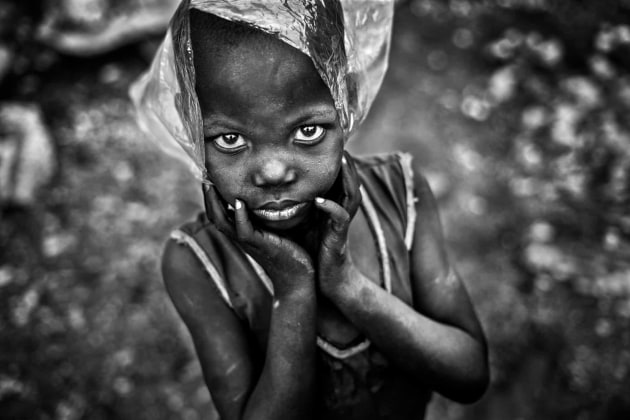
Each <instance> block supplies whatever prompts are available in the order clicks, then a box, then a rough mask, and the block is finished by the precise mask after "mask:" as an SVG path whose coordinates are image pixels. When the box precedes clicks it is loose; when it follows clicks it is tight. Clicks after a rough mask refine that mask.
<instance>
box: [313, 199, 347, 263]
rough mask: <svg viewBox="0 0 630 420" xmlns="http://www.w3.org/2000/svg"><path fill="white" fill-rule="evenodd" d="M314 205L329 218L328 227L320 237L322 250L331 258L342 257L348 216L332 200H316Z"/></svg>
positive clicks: (344, 248)
mask: <svg viewBox="0 0 630 420" xmlns="http://www.w3.org/2000/svg"><path fill="white" fill-rule="evenodd" d="M315 205H316V206H317V208H319V209H320V210H322V211H324V212H326V213H327V214H328V216H329V217H330V220H329V222H328V227H327V228H326V230H325V233H324V235H323V237H322V245H321V246H322V250H324V252H325V254H328V255H329V256H331V257H335V258H338V257H342V256H343V254H344V253H345V250H346V241H347V235H348V226H349V224H350V215H349V214H348V212H347V211H346V210H345V209H344V208H343V207H342V206H340V205H339V204H337V203H335V202H334V201H332V200H326V199H324V198H319V197H318V198H316V199H315Z"/></svg>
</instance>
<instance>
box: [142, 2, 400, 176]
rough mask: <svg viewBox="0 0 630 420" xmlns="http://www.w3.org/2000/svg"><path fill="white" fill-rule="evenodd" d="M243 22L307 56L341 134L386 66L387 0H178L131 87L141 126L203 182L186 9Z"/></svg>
mask: <svg viewBox="0 0 630 420" xmlns="http://www.w3.org/2000/svg"><path fill="white" fill-rule="evenodd" d="M191 8H194V9H199V10H201V11H203V12H207V13H212V14H214V15H216V16H218V17H221V18H223V19H227V20H230V21H237V22H242V23H245V24H248V25H250V26H252V27H255V28H257V29H260V30H262V31H264V32H266V33H269V34H272V35H274V36H276V37H277V38H278V39H280V40H281V41H283V42H286V43H287V44H289V45H291V46H292V47H294V48H297V49H298V50H300V51H302V52H303V53H304V54H306V55H308V56H309V57H310V58H311V60H312V61H313V63H314V65H315V68H316V69H317V71H318V72H319V74H320V76H321V78H322V80H323V81H324V83H325V84H326V85H327V86H328V89H329V90H330V93H331V96H332V98H333V100H334V103H335V107H336V109H337V113H338V116H339V121H340V124H341V127H342V128H343V130H344V133H345V137H346V138H348V136H349V135H350V134H351V132H352V131H353V129H355V128H356V127H357V126H358V124H359V123H360V122H361V121H363V119H364V118H365V116H366V114H367V112H368V110H369V108H370V105H371V104H372V101H373V100H374V97H375V96H376V93H377V92H378V89H379V88H380V86H381V82H382V80H383V77H384V75H385V71H386V69H387V59H388V55H389V42H390V35H391V25H392V19H393V0H342V1H340V0H310V1H309V0H278V1H275V0H274V1H269V0H257V1H256V0H249V1H245V0H230V1H228V0H184V1H183V2H182V3H181V4H180V6H179V7H178V9H177V11H176V12H175V15H174V16H173V18H172V20H171V23H170V26H169V29H168V32H167V34H166V36H165V38H164V41H163V43H162V45H161V46H160V47H159V49H158V51H157V53H156V55H155V58H154V60H153V63H152V64H151V67H150V68H149V70H148V71H147V72H146V73H145V74H144V75H143V76H141V77H140V78H139V79H138V80H137V81H136V82H135V83H134V84H133V85H132V86H131V89H130V95H131V98H132V100H133V102H134V104H135V106H136V110H137V117H138V121H139V124H140V127H141V128H142V129H143V130H144V131H145V132H147V133H148V134H149V136H150V137H151V139H153V140H154V141H155V142H156V143H157V144H158V145H159V146H160V147H161V148H162V149H163V150H164V151H166V152H168V153H169V154H171V155H173V156H175V157H178V158H180V159H182V160H184V161H186V162H188V163H189V164H190V165H191V169H192V170H193V172H194V173H195V176H196V177H197V178H199V179H200V180H202V181H204V182H208V181H207V180H206V169H205V154H204V138H203V125H202V119H201V112H200V108H199V101H198V99H197V95H196V93H195V71H194V66H193V51H192V46H191V41H190V25H189V10H190V9H191Z"/></svg>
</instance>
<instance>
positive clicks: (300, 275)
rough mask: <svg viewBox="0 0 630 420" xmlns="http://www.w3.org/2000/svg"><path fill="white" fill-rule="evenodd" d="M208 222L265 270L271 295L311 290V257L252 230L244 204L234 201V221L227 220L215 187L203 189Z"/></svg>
mask: <svg viewBox="0 0 630 420" xmlns="http://www.w3.org/2000/svg"><path fill="white" fill-rule="evenodd" d="M204 198H205V205H206V214H207V216H208V219H209V220H210V221H211V222H212V223H213V224H214V225H215V226H216V227H217V229H219V230H220V231H221V232H222V233H224V234H225V235H227V236H229V237H231V238H233V239H235V240H236V241H237V242H238V244H239V245H240V246H241V247H242V248H243V250H244V251H245V252H247V253H248V254H250V255H251V256H252V257H254V259H255V260H256V261H257V262H258V263H259V264H260V265H261V266H262V267H263V268H264V269H265V272H267V274H268V275H269V277H270V278H271V281H272V282H273V285H274V294H275V295H277V296H278V295H282V294H285V293H292V292H296V291H300V290H304V288H307V289H308V288H310V287H312V284H309V283H312V281H311V280H312V278H313V276H314V273H315V270H314V269H313V264H312V262H311V259H310V257H309V256H308V254H307V253H306V251H304V249H302V248H301V247H300V246H298V245H297V244H296V243H295V242H292V241H290V240H288V239H286V238H282V237H280V236H278V235H275V234H273V233H270V232H267V231H264V230H261V229H255V228H254V227H253V226H252V223H251V221H250V220H249V217H248V215H247V209H246V208H245V203H244V202H242V201H241V200H236V202H235V204H234V217H233V221H232V218H231V217H229V216H228V214H227V210H226V207H225V205H224V204H223V203H222V202H221V199H220V197H219V194H218V192H217V190H216V189H215V187H214V186H209V187H205V186H204Z"/></svg>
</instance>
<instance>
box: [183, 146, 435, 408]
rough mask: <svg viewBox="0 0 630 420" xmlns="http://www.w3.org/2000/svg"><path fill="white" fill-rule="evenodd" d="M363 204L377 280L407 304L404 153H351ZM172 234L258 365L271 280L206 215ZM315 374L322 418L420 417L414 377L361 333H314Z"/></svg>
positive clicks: (408, 173) (409, 233)
mask: <svg viewBox="0 0 630 420" xmlns="http://www.w3.org/2000/svg"><path fill="white" fill-rule="evenodd" d="M354 160H355V163H356V168H357V172H358V174H359V178H360V180H361V193H362V198H363V199H362V203H361V211H363V212H364V214H365V216H366V219H367V221H368V224H369V226H370V231H371V233H372V237H373V239H374V241H375V245H376V249H377V251H378V255H379V260H380V285H381V287H383V288H384V289H385V290H387V291H388V292H389V293H392V294H394V295H395V296H396V297H398V298H399V299H401V300H402V301H404V302H405V303H406V304H408V305H410V306H411V305H412V292H411V285H410V280H409V279H410V272H409V270H410V264H409V250H410V249H411V246H412V241H413V234H414V226H415V218H416V211H415V200H416V199H415V195H414V182H413V169H412V165H411V155H409V154H406V153H393V154H383V155H375V156H369V157H360V158H354ZM171 237H172V238H173V239H174V240H175V241H177V242H178V243H180V244H183V245H185V246H188V247H190V249H191V250H192V251H193V252H194V254H195V255H196V256H197V258H199V260H200V262H201V264H202V265H203V267H204V268H205V271H206V273H207V275H208V281H211V282H212V283H213V284H214V285H215V286H216V287H217V289H218V291H219V292H220V294H221V296H222V297H223V299H224V301H225V303H226V304H227V305H228V306H229V307H230V308H232V310H233V311H234V312H235V314H236V315H237V316H238V317H239V318H240V319H241V320H242V321H243V322H244V323H245V324H246V325H247V327H248V330H249V331H250V333H251V338H252V343H254V345H255V346H256V349H255V351H254V352H253V353H256V354H259V355H260V359H259V361H255V363H258V362H259V363H260V369H262V361H263V360H264V355H265V351H266V348H267V338H268V334H269V320H270V314H271V305H272V297H273V285H272V283H271V280H270V279H269V278H268V277H267V275H266V274H265V272H264V270H263V269H262V267H261V266H260V265H259V264H258V263H257V262H256V261H255V260H254V259H253V258H252V257H251V256H249V255H248V254H246V253H245V252H243V251H242V250H241V249H240V248H239V247H238V246H237V245H236V244H235V243H234V242H233V241H232V240H230V239H229V238H227V237H226V236H225V235H223V234H222V233H220V232H219V231H218V230H217V229H216V228H214V226H212V225H211V224H209V223H208V220H207V218H206V217H205V214H201V215H200V216H199V217H198V218H197V220H196V221H194V222H191V223H188V224H185V225H184V226H182V227H181V228H179V229H177V230H175V231H174V232H173V233H172V234H171ZM317 346H318V356H317V366H316V369H317V371H316V375H317V380H318V387H319V389H318V392H317V394H318V401H317V404H316V407H317V409H318V416H316V418H318V419H322V420H337V419H344V420H348V419H357V420H358V419H361V420H372V419H374V420H376V419H379V420H380V419H392V420H411V419H414V420H415V419H423V418H424V413H425V409H426V405H427V404H428V402H429V400H430V398H431V392H430V390H429V389H428V388H427V387H426V386H425V385H424V384H423V383H421V382H420V381H418V380H417V379H414V378H412V377H409V376H407V375H406V374H405V372H403V371H400V370H398V369H396V368H395V367H393V366H391V365H390V363H389V362H388V361H387V359H386V358H385V357H384V356H383V355H382V354H381V353H380V352H379V351H378V349H376V348H375V347H374V346H372V345H371V343H370V341H369V340H367V339H359V340H358V342H354V343H351V345H349V347H347V348H337V347H335V346H334V345H333V344H331V343H329V342H328V341H327V340H326V338H325V337H322V336H321V335H318V337H317Z"/></svg>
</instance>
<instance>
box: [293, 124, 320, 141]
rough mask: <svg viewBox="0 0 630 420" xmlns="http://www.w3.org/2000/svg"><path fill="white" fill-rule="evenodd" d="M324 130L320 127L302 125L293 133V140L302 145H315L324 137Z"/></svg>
mask: <svg viewBox="0 0 630 420" xmlns="http://www.w3.org/2000/svg"><path fill="white" fill-rule="evenodd" d="M324 134H326V129H325V128H324V127H322V126H321V125H303V126H302V127H300V128H298V129H297V130H296V131H295V140H297V141H298V142H302V143H315V142H317V141H318V140H320V139H321V138H322V137H324Z"/></svg>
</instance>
